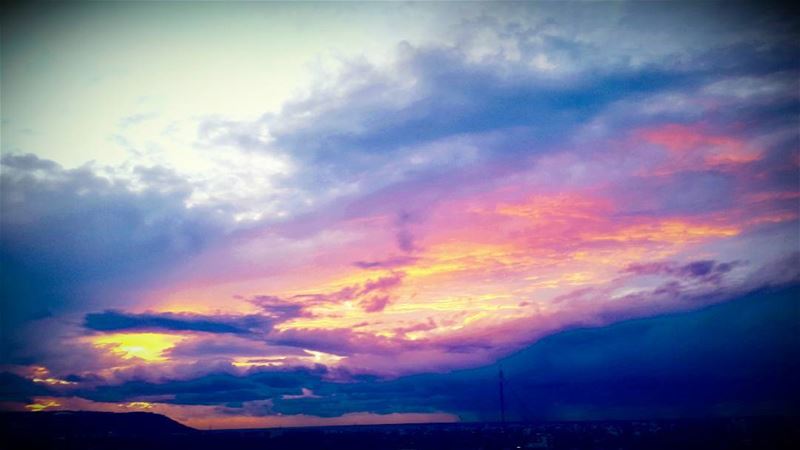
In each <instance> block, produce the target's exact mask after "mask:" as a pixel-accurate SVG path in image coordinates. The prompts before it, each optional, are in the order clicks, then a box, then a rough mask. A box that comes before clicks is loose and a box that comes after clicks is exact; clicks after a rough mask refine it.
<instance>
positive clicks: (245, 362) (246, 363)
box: [231, 356, 286, 367]
mask: <svg viewBox="0 0 800 450" xmlns="http://www.w3.org/2000/svg"><path fill="white" fill-rule="evenodd" d="M285 359H286V357H285V356H271V357H268V358H247V357H239V358H235V359H234V360H233V362H232V363H231V364H233V366H235V367H277V366H282V365H284V360H285Z"/></svg>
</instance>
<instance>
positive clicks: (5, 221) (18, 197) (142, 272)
mask: <svg viewBox="0 0 800 450" xmlns="http://www.w3.org/2000/svg"><path fill="white" fill-rule="evenodd" d="M0 163H1V164H2V173H0V211H2V214H0V226H1V227H2V235H0V262H1V264H0V292H2V297H3V299H4V301H3V303H2V314H1V315H0V316H1V317H2V318H1V319H0V320H2V328H3V329H4V330H8V331H7V334H6V336H5V338H4V339H3V348H2V352H1V353H2V356H0V359H3V360H7V359H8V358H13V357H16V356H14V355H13V354H12V353H17V351H18V350H20V351H21V350H25V349H27V347H30V345H26V346H23V345H20V343H19V342H17V340H19V339H22V337H21V336H20V335H19V333H20V332H21V328H20V327H21V326H22V325H24V324H25V323H27V322H29V321H32V320H36V319H39V318H44V317H48V316H50V315H52V314H54V313H55V312H58V313H63V312H69V311H71V310H72V309H73V308H74V307H75V305H76V302H77V300H78V299H80V301H81V304H82V306H84V307H85V306H87V305H91V304H93V303H94V302H98V301H99V300H98V299H95V298H92V297H90V296H87V291H86V290H85V289H86V288H87V287H88V286H89V285H95V286H98V285H101V284H102V285H103V286H105V287H106V288H109V287H111V286H114V287H117V288H118V289H119V290H120V292H122V294H123V295H118V296H117V298H116V299H115V301H116V302H117V304H118V305H125V304H128V303H130V302H133V301H134V300H135V299H134V298H127V297H125V296H124V293H125V292H126V291H128V290H130V289H132V288H136V287H137V286H138V285H139V284H141V283H142V282H144V281H145V280H147V279H148V278H150V277H152V276H155V275H158V274H160V273H162V272H163V270H164V269H165V268H166V267H170V266H171V265H174V264H177V263H179V262H180V261H183V260H185V259H186V258H187V257H189V256H191V255H194V254H196V253H198V252H199V251H200V250H201V249H203V248H205V247H206V245H207V244H208V243H209V242H212V241H214V240H215V239H216V238H217V237H218V236H220V235H221V233H222V231H223V220H222V218H221V217H219V215H217V214H216V213H215V212H213V211H206V210H203V209H202V208H198V209H191V210H190V209H187V208H186V207H185V206H184V202H185V201H186V199H187V198H188V195H189V194H190V192H191V188H190V186H189V185H188V183H187V182H186V181H185V180H183V179H181V178H180V177H177V176H176V175H175V174H174V173H172V172H170V171H167V170H164V169H159V168H139V169H135V170H134V171H133V173H132V176H133V178H134V180H135V183H136V185H137V186H138V188H137V189H134V188H133V184H134V183H133V182H132V181H131V180H130V179H126V178H114V177H113V176H112V177H110V178H109V177H105V176H100V175H98V174H97V173H96V172H95V171H94V170H93V169H92V168H90V167H89V166H84V167H80V168H76V169H63V168H61V167H60V166H59V165H57V164H55V163H53V162H51V161H47V160H42V159H39V158H37V157H35V156H33V155H4V156H3V158H2V161H0ZM103 302H104V303H105V306H106V307H108V306H112V305H111V304H109V303H108V301H107V300H103ZM26 343H27V344H37V343H40V340H27V341H26ZM34 346H35V345H34ZM31 349H32V348H31ZM34 353H35V351H34Z"/></svg>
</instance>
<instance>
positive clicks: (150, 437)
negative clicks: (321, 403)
mask: <svg viewBox="0 0 800 450" xmlns="http://www.w3.org/2000/svg"><path fill="white" fill-rule="evenodd" d="M0 447H2V448H5V449H9V450H14V449H84V450H99V449H109V450H112V449H120V450H125V449H137V450H139V449H142V450H156V449H201V450H202V449H225V450H233V449H239V448H248V449H276V450H277V449H353V450H358V449H370V450H378V449H398V450H399V449H420V450H426V449H436V450H442V449H468V450H469V449H476V450H477V449H582V450H595V449H597V450H600V449H609V450H610V449H620V450H628V449H630V450H634V449H759V450H761V449H764V450H769V449H796V448H800V441H798V420H797V419H794V418H793V419H789V418H763V417H761V418H735V419H682V420H640V421H594V422H544V423H510V424H507V425H505V426H503V425H501V424H498V423H465V424H424V425H373V426H347V427H345V426H342V427H312V428H284V429H264V430H223V431H198V430H194V429H192V428H188V427H184V426H183V425H180V424H178V423H177V422H174V421H172V420H170V419H168V418H166V417H164V416H159V415H157V414H147V413H129V414H113V413H86V412H51V413H3V414H0Z"/></svg>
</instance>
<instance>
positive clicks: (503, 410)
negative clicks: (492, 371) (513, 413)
mask: <svg viewBox="0 0 800 450" xmlns="http://www.w3.org/2000/svg"><path fill="white" fill-rule="evenodd" d="M497 375H498V384H499V388H500V422H501V423H502V424H503V425H505V424H506V396H505V392H504V388H503V384H504V378H503V367H502V366H500V370H499V372H498V374H497Z"/></svg>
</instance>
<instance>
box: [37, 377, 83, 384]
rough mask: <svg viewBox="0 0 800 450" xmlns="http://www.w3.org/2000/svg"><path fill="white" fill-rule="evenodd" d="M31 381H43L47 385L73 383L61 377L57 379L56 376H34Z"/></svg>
mask: <svg viewBox="0 0 800 450" xmlns="http://www.w3.org/2000/svg"><path fill="white" fill-rule="evenodd" d="M33 382H34V383H44V384H49V385H59V384H61V385H64V384H75V382H74V381H67V380H61V379H58V378H34V379H33Z"/></svg>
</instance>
